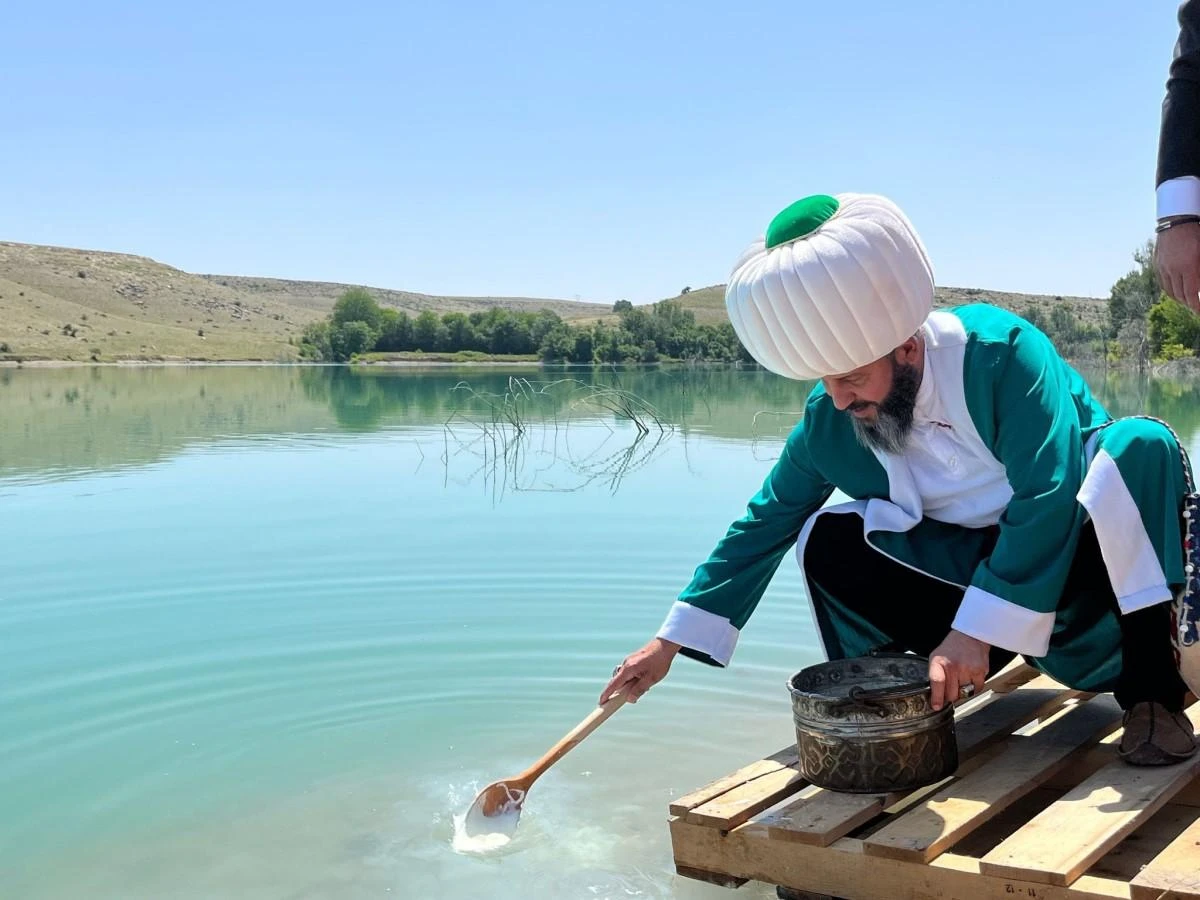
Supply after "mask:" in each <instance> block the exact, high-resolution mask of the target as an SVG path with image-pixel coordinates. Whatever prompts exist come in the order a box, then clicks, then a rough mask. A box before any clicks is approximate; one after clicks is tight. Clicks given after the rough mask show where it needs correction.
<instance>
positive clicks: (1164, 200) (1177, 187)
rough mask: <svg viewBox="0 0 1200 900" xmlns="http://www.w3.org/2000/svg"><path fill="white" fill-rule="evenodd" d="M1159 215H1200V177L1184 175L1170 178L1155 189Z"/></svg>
mask: <svg viewBox="0 0 1200 900" xmlns="http://www.w3.org/2000/svg"><path fill="white" fill-rule="evenodd" d="M1155 200H1156V201H1157V202H1156V206H1157V207H1158V217H1159V218H1160V219H1165V218H1166V217H1167V216H1200V178H1197V177H1196V176H1195V175H1182V176H1180V177H1179V178H1168V179H1167V180H1166V181H1164V182H1163V183H1162V184H1160V185H1159V186H1158V190H1157V191H1155Z"/></svg>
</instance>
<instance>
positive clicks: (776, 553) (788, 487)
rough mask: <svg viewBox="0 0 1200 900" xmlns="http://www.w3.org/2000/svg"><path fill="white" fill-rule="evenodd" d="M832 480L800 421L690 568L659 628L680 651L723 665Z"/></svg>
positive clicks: (664, 636)
mask: <svg viewBox="0 0 1200 900" xmlns="http://www.w3.org/2000/svg"><path fill="white" fill-rule="evenodd" d="M832 493H833V485H831V484H829V483H828V482H827V481H826V480H825V479H824V478H823V477H822V476H821V475H820V473H819V472H817V471H816V468H815V467H814V465H813V463H812V459H811V456H810V455H809V451H808V433H807V430H806V429H805V422H804V421H801V422H800V424H799V425H798V426H797V427H796V429H795V430H794V431H793V432H792V434H791V436H790V437H789V438H788V441H787V444H786V445H785V446H784V448H783V453H782V454H781V455H780V457H779V460H778V461H777V462H776V463H775V466H774V467H773V468H772V469H771V472H770V474H769V475H768V476H767V478H766V481H764V483H763V485H762V488H761V490H759V492H758V493H757V494H756V495H755V496H754V497H753V498H752V499H751V500H750V503H749V504H748V506H747V509H746V514H745V515H744V516H742V517H741V518H740V519H738V520H737V521H736V522H734V523H733V524H732V525H731V526H730V527H729V530H728V531H727V532H726V534H725V536H724V537H723V538H722V539H721V540H720V542H718V544H717V546H716V548H715V549H714V550H713V552H712V553H711V554H710V555H709V557H708V559H707V560H706V561H705V562H704V563H703V564H702V565H701V566H700V567H699V568H697V569H696V572H695V574H694V575H693V577H692V580H691V583H690V584H688V586H687V587H686V588H685V589H684V590H683V592H682V593H681V594H680V595H679V598H678V600H676V601H675V604H674V605H673V606H672V607H671V609H670V611H669V612H668V614H667V618H666V621H665V622H664V623H663V626H662V628H661V629H659V632H658V637H660V638H663V639H666V640H669V641H673V642H675V643H677V644H679V645H680V647H681V649H680V652H681V653H683V655H684V656H689V657H691V658H693V659H698V660H700V661H701V662H705V663H708V664H709V665H718V666H725V665H727V664H728V663H729V659H730V657H731V656H732V655H733V648H734V646H735V645H736V644H737V640H738V636H739V633H740V631H741V629H742V627H743V626H744V625H745V624H746V622H747V621H749V619H750V616H751V614H752V613H753V612H754V610H755V608H756V607H757V606H758V602H759V600H761V599H762V595H763V593H764V592H765V591H766V589H767V586H768V585H769V584H770V581H771V579H772V577H773V576H774V575H775V571H776V570H777V569H778V568H779V563H780V560H781V559H782V558H783V555H784V554H785V553H786V552H787V551H788V550H789V549H790V548H791V547H792V545H793V544H795V542H796V538H797V536H798V535H799V534H800V530H801V529H802V528H803V527H804V523H805V522H806V521H807V520H808V517H809V516H811V515H812V514H813V513H814V512H816V511H817V510H818V509H819V508H820V506H821V504H822V503H824V502H825V501H826V500H827V499H828V498H829V495H830V494H832Z"/></svg>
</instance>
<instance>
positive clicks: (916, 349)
mask: <svg viewBox="0 0 1200 900" xmlns="http://www.w3.org/2000/svg"><path fill="white" fill-rule="evenodd" d="M920 350H921V340H920V338H918V337H917V336H916V335H915V334H914V335H913V336H912V337H910V338H909V339H908V340H907V341H905V342H904V343H903V344H901V345H900V346H899V347H897V348H896V349H895V351H893V353H892V358H893V359H894V360H896V362H898V363H900V364H901V365H909V366H911V365H913V364H915V363H916V361H917V355H918V354H919V353H920Z"/></svg>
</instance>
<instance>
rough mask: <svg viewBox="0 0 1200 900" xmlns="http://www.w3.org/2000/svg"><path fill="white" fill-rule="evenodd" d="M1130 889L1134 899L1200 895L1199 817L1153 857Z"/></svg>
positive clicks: (1173, 899)
mask: <svg viewBox="0 0 1200 900" xmlns="http://www.w3.org/2000/svg"><path fill="white" fill-rule="evenodd" d="M1129 888H1130V891H1131V894H1132V898H1133V900H1162V898H1168V900H1185V898H1187V900H1197V898H1200V819H1197V820H1196V821H1195V822H1193V823H1192V824H1191V825H1189V826H1188V828H1187V829H1186V830H1185V831H1184V832H1183V834H1181V835H1179V837H1177V838H1175V840H1173V841H1172V842H1171V843H1170V844H1168V845H1167V848H1166V849H1165V850H1163V852H1162V853H1160V854H1158V856H1156V857H1154V859H1153V860H1152V861H1151V862H1150V864H1149V865H1148V866H1146V868H1144V869H1142V871H1141V872H1140V873H1139V874H1138V876H1137V877H1136V878H1134V879H1133V881H1131V882H1130V883H1129Z"/></svg>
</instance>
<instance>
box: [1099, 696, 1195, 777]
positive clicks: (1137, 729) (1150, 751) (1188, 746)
mask: <svg viewBox="0 0 1200 900" xmlns="http://www.w3.org/2000/svg"><path fill="white" fill-rule="evenodd" d="M1122 722H1123V724H1124V726H1125V733H1124V734H1123V735H1121V745H1120V747H1119V748H1118V749H1117V752H1118V753H1119V754H1120V756H1121V758H1122V759H1123V760H1125V762H1127V763H1129V764H1130V765H1131V766H1169V765H1171V763H1177V762H1180V761H1181V760H1185V759H1187V758H1189V757H1190V756H1192V755H1193V754H1195V752H1196V749H1197V744H1196V732H1195V729H1193V728H1192V723H1191V722H1190V721H1189V720H1188V717H1187V716H1185V715H1184V714H1183V713H1181V712H1177V713H1173V712H1167V709H1166V707H1165V706H1163V705H1162V704H1161V703H1135V704H1134V705H1133V709H1130V710H1128V711H1127V712H1126V713H1125V717H1124V719H1123V720H1122Z"/></svg>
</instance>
